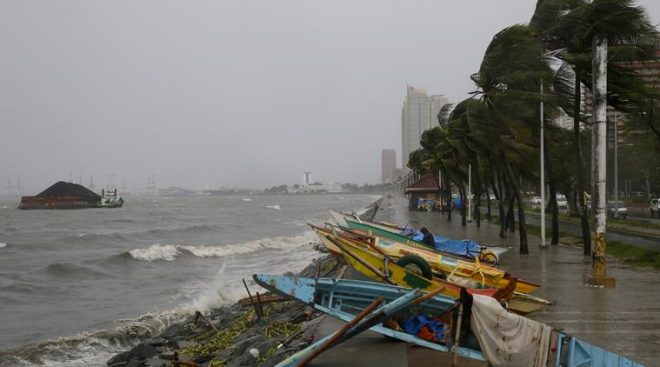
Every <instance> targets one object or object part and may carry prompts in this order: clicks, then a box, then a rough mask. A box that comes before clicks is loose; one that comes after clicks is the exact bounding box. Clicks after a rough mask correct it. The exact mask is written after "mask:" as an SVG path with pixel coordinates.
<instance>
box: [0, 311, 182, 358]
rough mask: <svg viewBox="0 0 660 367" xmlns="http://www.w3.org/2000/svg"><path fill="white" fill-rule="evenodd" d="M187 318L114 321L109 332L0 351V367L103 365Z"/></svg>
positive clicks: (162, 315)
mask: <svg viewBox="0 0 660 367" xmlns="http://www.w3.org/2000/svg"><path fill="white" fill-rule="evenodd" d="M186 316H188V315H186V314H183V313H181V312H177V311H171V312H166V313H158V314H156V313H150V314H146V315H143V316H140V317H139V318H137V319H126V320H118V321H115V322H114V327H111V328H109V329H108V330H96V331H87V332H82V333H79V334H77V335H74V336H69V337H61V338H57V339H52V340H47V341H45V342H42V343H39V344H36V345H31V346H28V347H25V348H21V349H18V350H13V351H7V352H0V367H10V366H11V367H24V366H25V367H27V366H35V365H37V366H67V367H78V366H81V367H82V366H105V365H106V363H105V361H107V360H108V359H110V358H111V357H112V356H113V355H115V354H117V353H120V352H123V351H125V350H127V349H130V348H132V347H133V346H135V345H137V343H139V342H140V341H142V340H145V339H148V338H150V337H151V336H153V335H155V334H156V333H158V332H160V331H161V330H163V329H165V328H166V327H168V326H169V325H171V324H172V323H176V322H180V321H182V320H183V319H184V318H185V317H186Z"/></svg>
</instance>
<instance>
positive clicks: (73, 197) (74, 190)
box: [18, 181, 101, 209]
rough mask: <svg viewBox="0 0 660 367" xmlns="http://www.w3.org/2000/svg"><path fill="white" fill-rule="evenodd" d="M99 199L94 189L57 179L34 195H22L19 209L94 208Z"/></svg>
mask: <svg viewBox="0 0 660 367" xmlns="http://www.w3.org/2000/svg"><path fill="white" fill-rule="evenodd" d="M100 200H101V196H99V195H98V194H97V193H95V192H94V191H91V190H89V189H88V188H86V187H84V186H82V185H78V184H75V183H70V182H64V181H59V182H57V183H55V184H53V185H52V186H51V187H49V188H47V189H46V190H44V191H42V192H40V193H39V194H37V195H36V196H23V197H21V203H20V204H19V206H18V208H19V209H84V208H95V207H96V206H97V203H98V202H99V201H100Z"/></svg>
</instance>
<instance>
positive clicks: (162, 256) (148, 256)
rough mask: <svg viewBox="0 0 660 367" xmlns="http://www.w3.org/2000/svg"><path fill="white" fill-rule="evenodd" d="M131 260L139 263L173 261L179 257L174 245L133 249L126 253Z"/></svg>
mask: <svg viewBox="0 0 660 367" xmlns="http://www.w3.org/2000/svg"><path fill="white" fill-rule="evenodd" d="M128 253H129V254H130V255H131V257H132V258H134V259H135V260H141V261H155V260H164V261H174V259H175V258H176V257H177V255H179V249H178V248H177V246H175V245H160V244H155V245H151V246H150V247H149V248H146V249H139V248H138V249H134V250H131V251H129V252H128Z"/></svg>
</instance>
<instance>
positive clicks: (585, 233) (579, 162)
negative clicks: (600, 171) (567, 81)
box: [573, 68, 593, 256]
mask: <svg viewBox="0 0 660 367" xmlns="http://www.w3.org/2000/svg"><path fill="white" fill-rule="evenodd" d="M581 76H582V70H580V69H579V68H576V69H575V90H574V98H575V102H574V103H575V105H574V106H573V143H574V144H575V155H576V157H575V168H576V169H577V175H576V177H577V186H578V198H579V206H578V208H580V224H581V227H582V243H583V245H584V248H583V249H584V251H583V253H584V256H589V255H591V229H590V228H589V213H588V208H587V205H586V202H585V200H584V191H585V185H584V157H583V154H582V139H580V103H581V101H582V92H581V90H580V89H581V85H580V83H581V81H580V79H581ZM591 193H592V194H593V191H592V192H591Z"/></svg>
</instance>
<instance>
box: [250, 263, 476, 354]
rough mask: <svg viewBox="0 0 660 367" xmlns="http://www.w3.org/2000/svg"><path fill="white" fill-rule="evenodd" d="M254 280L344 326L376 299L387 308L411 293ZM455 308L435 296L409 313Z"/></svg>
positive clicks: (399, 335) (396, 334) (408, 337)
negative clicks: (342, 322)
mask: <svg viewBox="0 0 660 367" xmlns="http://www.w3.org/2000/svg"><path fill="white" fill-rule="evenodd" d="M253 278H254V280H255V282H257V284H259V285H260V286H262V287H264V288H266V289H268V290H270V291H273V292H276V293H278V294H281V295H283V296H286V297H289V298H292V299H295V300H298V301H300V302H303V303H305V304H308V305H310V306H312V307H314V309H316V310H318V311H321V312H323V313H325V314H327V315H330V316H332V317H336V318H338V319H340V320H342V321H345V322H349V321H350V320H352V319H353V318H354V317H355V315H357V314H359V313H360V312H361V311H363V310H364V309H365V308H366V307H367V306H368V305H370V304H371V303H372V302H373V301H374V300H375V299H377V298H378V297H384V298H385V303H386V304H387V303H390V302H392V301H394V300H395V299H397V298H399V297H401V296H402V295H404V294H406V293H408V292H410V289H409V288H403V287H398V286H393V285H388V284H382V283H374V282H365V281H359V280H349V279H331V278H304V277H296V276H285V275H268V274H255V275H254V276H253ZM455 306H456V301H455V300H454V299H452V298H450V297H446V296H443V295H437V296H434V297H432V298H430V299H429V300H428V301H426V302H424V303H421V304H419V305H417V306H415V307H413V308H414V309H413V310H411V311H410V312H411V313H412V314H425V315H432V316H433V315H435V316H439V315H442V314H445V313H446V312H448V311H450V310H452V309H453V308H454V307H455ZM370 330H372V331H375V332H377V333H380V334H383V335H386V336H389V337H392V338H396V339H399V340H402V341H405V342H409V343H413V344H416V345H419V346H423V347H427V348H431V349H435V350H439V351H442V352H448V351H450V349H449V348H448V347H447V346H446V345H443V344H438V343H433V342H429V341H426V340H424V339H421V338H418V337H417V336H415V335H412V334H408V333H405V332H402V331H396V330H394V329H390V328H387V327H385V326H383V325H381V324H378V325H374V326H372V327H371V329H370ZM457 352H458V354H459V355H461V356H463V357H467V358H472V359H477V360H481V361H483V360H484V357H483V354H482V353H481V352H480V351H477V350H473V349H468V348H462V347H461V348H457Z"/></svg>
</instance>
